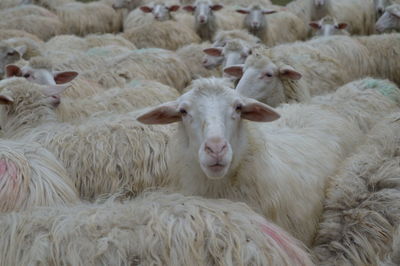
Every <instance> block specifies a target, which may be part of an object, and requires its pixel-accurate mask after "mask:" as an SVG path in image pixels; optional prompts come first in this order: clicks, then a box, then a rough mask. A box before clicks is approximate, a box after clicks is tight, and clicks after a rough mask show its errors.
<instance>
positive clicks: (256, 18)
mask: <svg viewBox="0 0 400 266" xmlns="http://www.w3.org/2000/svg"><path fill="white" fill-rule="evenodd" d="M236 11H237V12H238V13H241V14H245V15H246V16H245V17H244V22H243V25H244V28H246V29H247V30H248V31H249V32H250V33H252V34H253V35H255V36H257V37H258V38H260V39H261V40H262V42H263V43H264V44H266V45H268V46H275V45H278V44H281V43H287V42H294V41H297V40H305V39H306V38H307V35H308V30H307V27H306V25H305V24H304V22H303V21H302V20H301V19H300V18H299V17H297V16H296V15H294V14H293V13H291V12H287V11H279V12H278V10H276V9H271V8H268V9H266V8H263V7H262V6H260V5H252V6H250V7H247V8H239V9H237V10H236ZM276 12H278V13H276ZM273 13H276V14H273ZM268 14H273V15H270V16H266V15H268Z"/></svg>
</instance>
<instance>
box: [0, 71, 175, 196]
mask: <svg viewBox="0 0 400 266" xmlns="http://www.w3.org/2000/svg"><path fill="white" fill-rule="evenodd" d="M0 88H1V93H0V94H1V96H0V98H1V99H3V102H2V106H1V109H2V110H0V113H1V115H2V117H1V122H0V123H1V128H2V131H3V138H12V139H15V140H21V141H25V142H38V143H40V144H41V145H43V146H44V147H45V148H47V149H48V150H49V151H51V152H53V154H54V155H55V156H56V157H57V158H58V159H59V160H60V161H61V162H62V163H63V164H64V166H65V167H66V169H67V171H68V174H69V176H70V177H71V179H72V181H73V182H74V184H75V187H76V189H77V190H78V192H79V195H80V197H81V198H82V199H85V200H91V199H94V198H95V197H97V196H99V195H102V194H104V193H114V192H116V191H118V190H120V189H123V188H127V189H130V190H132V191H134V192H137V193H138V192H141V191H143V190H144V189H146V188H149V187H156V186H164V185H165V184H167V183H168V182H169V181H168V179H167V178H166V177H165V175H166V173H167V171H168V170H169V169H168V166H167V165H166V162H165V160H166V156H167V155H166V154H167V151H166V149H167V143H168V141H169V135H170V134H171V133H172V132H173V130H174V128H173V127H171V126H165V127H163V128H153V127H151V126H144V125H141V124H140V123H139V122H137V121H134V117H135V112H132V113H126V114H123V115H122V114H114V115H107V116H99V117H96V118H93V119H87V120H85V122H84V123H82V124H81V125H72V124H68V123H60V122H58V120H57V113H56V111H55V108H56V106H57V105H59V104H60V98H59V97H57V96H58V95H59V94H60V93H61V92H62V91H63V90H64V89H65V88H66V86H65V85H53V86H40V85H37V84H33V83H30V82H29V81H26V80H25V79H23V78H10V79H6V80H3V81H1V82H0ZM13 131H14V132H13ZM12 132H13V133H12ZM111 154H112V156H110V155H111Z"/></svg>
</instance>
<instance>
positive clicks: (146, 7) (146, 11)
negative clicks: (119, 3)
mask: <svg viewBox="0 0 400 266" xmlns="http://www.w3.org/2000/svg"><path fill="white" fill-rule="evenodd" d="M140 10H142V11H143V12H144V13H151V12H153V8H151V7H148V6H141V7H140Z"/></svg>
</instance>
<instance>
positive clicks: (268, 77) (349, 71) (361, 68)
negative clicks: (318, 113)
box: [224, 36, 395, 107]
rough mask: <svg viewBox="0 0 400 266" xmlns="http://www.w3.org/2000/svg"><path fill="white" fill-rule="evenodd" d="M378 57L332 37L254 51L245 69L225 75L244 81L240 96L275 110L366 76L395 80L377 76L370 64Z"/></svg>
mask: <svg viewBox="0 0 400 266" xmlns="http://www.w3.org/2000/svg"><path fill="white" fill-rule="evenodd" d="M374 44H375V45H376V42H374ZM379 49H381V48H379ZM375 56H378V54H377V53H375V52H373V51H369V50H368V49H367V47H365V46H364V45H362V44H360V42H359V41H357V40H356V39H353V38H350V37H348V36H332V37H326V38H320V39H315V40H310V41H308V42H297V43H293V44H283V45H279V46H276V47H273V48H271V49H267V50H265V49H264V50H260V51H259V52H257V51H253V55H251V56H249V57H248V58H247V60H246V63H245V65H244V66H243V65H237V66H232V67H230V68H227V69H225V70H224V71H225V72H226V73H228V74H230V75H233V76H237V77H241V79H240V81H239V83H238V85H237V87H236V89H237V90H238V91H239V93H241V94H243V95H245V96H247V97H251V98H255V99H257V100H260V101H262V102H264V103H267V104H269V105H271V106H273V107H274V106H277V105H279V104H280V103H283V102H290V101H307V100H308V99H309V98H310V95H319V94H324V93H327V92H330V91H333V90H335V89H336V88H337V87H339V86H341V85H343V84H346V83H348V82H350V81H352V80H354V79H358V78H362V77H365V76H370V75H373V76H374V77H381V78H391V77H392V76H391V75H389V74H390V73H389V72H387V74H385V73H382V75H377V74H378V73H379V72H377V70H374V66H373V64H372V63H373V62H372V61H371V60H370V57H374V58H375ZM393 59H394V60H395V58H393ZM258 77H262V78H258Z"/></svg>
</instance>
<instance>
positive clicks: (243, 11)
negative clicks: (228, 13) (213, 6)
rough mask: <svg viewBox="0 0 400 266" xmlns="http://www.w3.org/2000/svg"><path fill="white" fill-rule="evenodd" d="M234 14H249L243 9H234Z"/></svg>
mask: <svg viewBox="0 0 400 266" xmlns="http://www.w3.org/2000/svg"><path fill="white" fill-rule="evenodd" d="M236 12H238V13H240V14H249V13H250V12H249V11H248V10H245V9H236Z"/></svg>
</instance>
